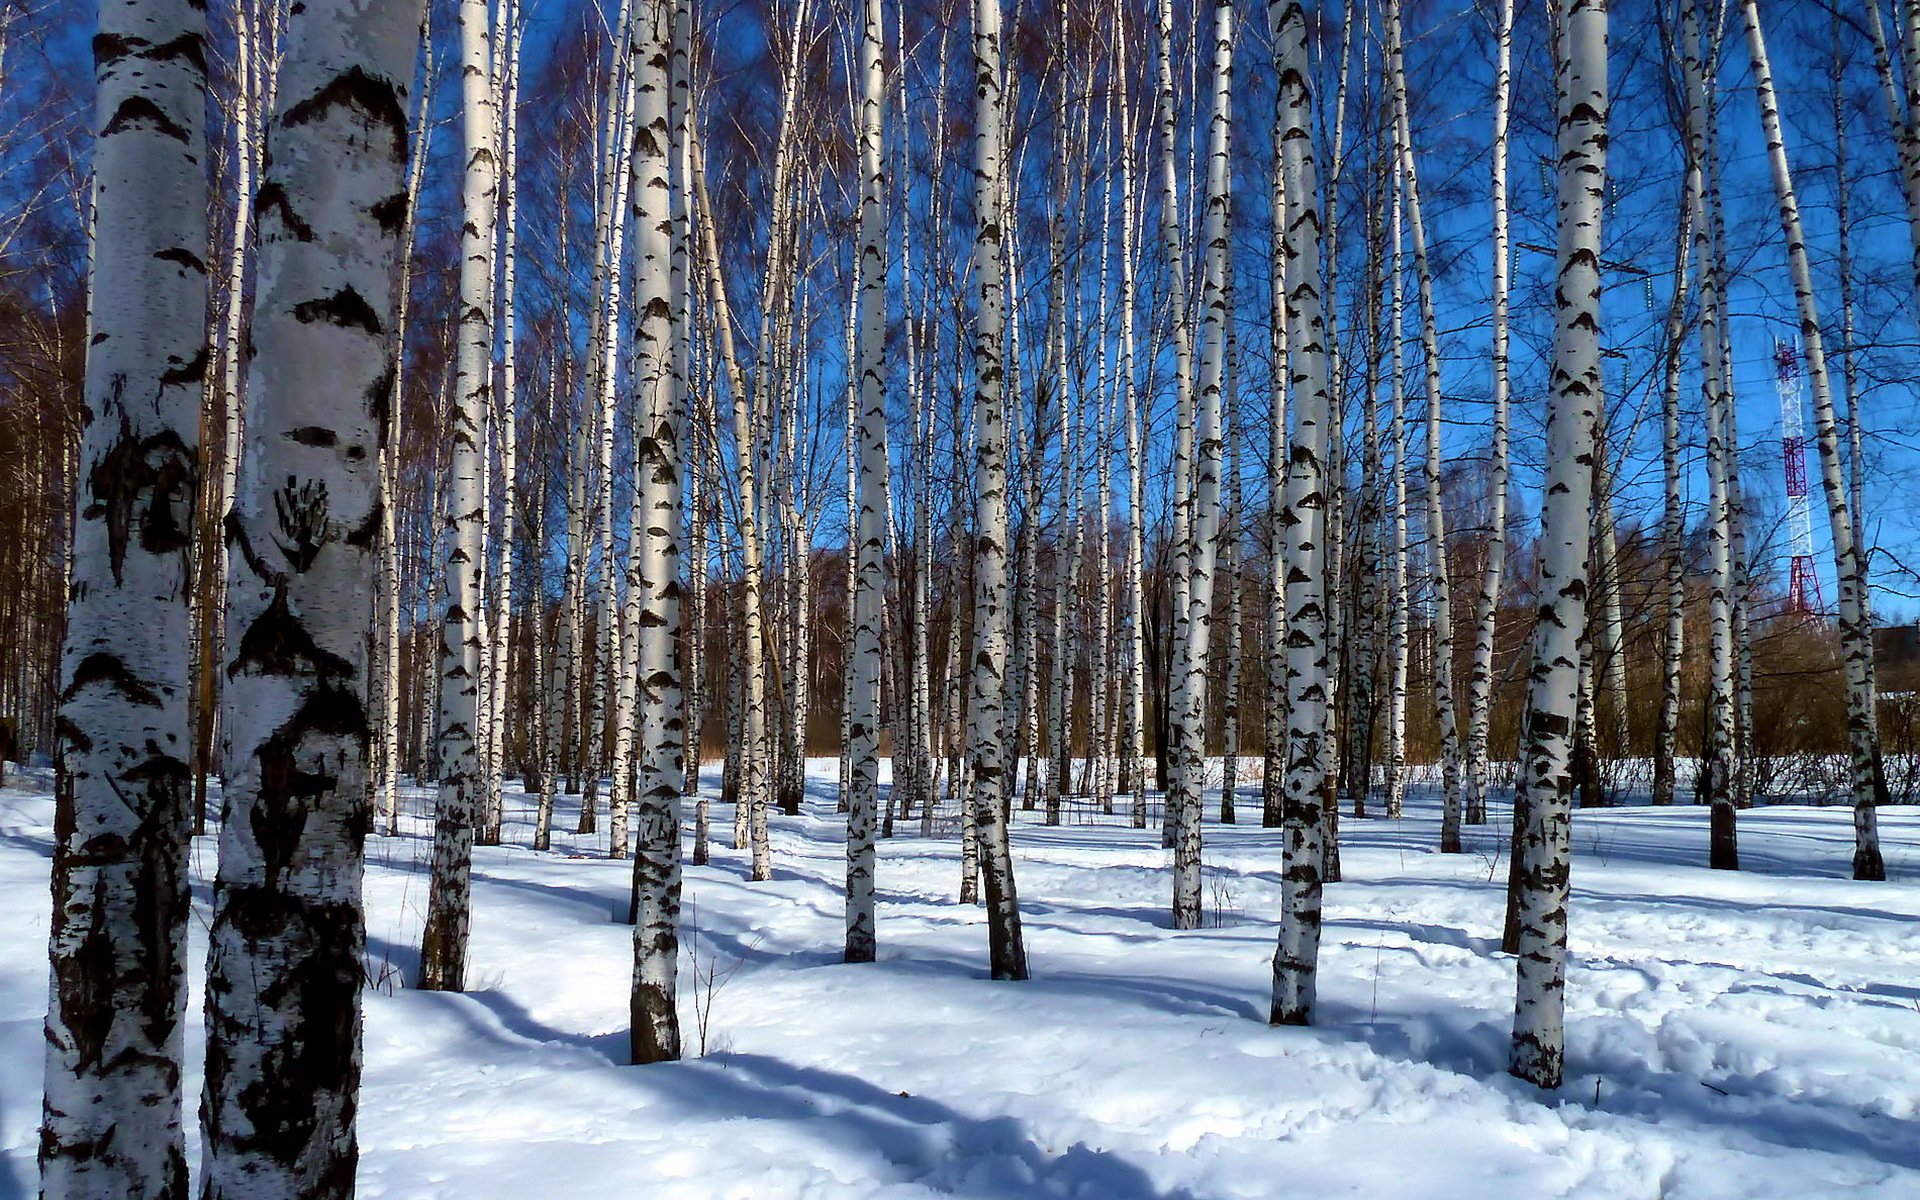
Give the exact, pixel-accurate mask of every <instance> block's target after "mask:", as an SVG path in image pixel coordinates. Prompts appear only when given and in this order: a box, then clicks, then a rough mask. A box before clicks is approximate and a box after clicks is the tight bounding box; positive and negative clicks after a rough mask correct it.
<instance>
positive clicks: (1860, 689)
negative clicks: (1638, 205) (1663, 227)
mask: <svg viewBox="0 0 1920 1200" xmlns="http://www.w3.org/2000/svg"><path fill="white" fill-rule="evenodd" d="M1740 8H1741V12H1742V13H1743V14H1744V15H1745V17H1746V25H1747V52H1748V54H1749V55H1750V56H1751V57H1752V59H1753V75H1754V88H1755V90H1756V91H1757V92H1758V94H1759V101H1760V126H1761V130H1762V132H1763V133H1764V134H1765V136H1766V141H1767V162H1768V166H1769V167H1770V168H1771V172H1772V175H1773V191H1774V198H1775V200H1777V201H1778V203H1779V206H1780V232H1781V234H1782V236H1783V237H1784V238H1785V239H1786V243H1787V266H1788V268H1789V270H1790V271H1791V273H1792V276H1793V293H1794V300H1795V304H1796V307H1797V308H1798V310H1799V313H1800V338H1801V342H1802V343H1803V345H1804V347H1805V354H1806V364H1807V380H1808V383H1809V384H1810V385H1811V387H1812V391H1813V425H1814V443H1815V445H1816V446H1818V448H1819V451H1820V486H1821V491H1822V492H1823V493H1824V495H1825V498H1826V502H1827V524H1828V528H1829V531H1830V535H1831V540H1832V542H1833V568H1834V574H1835V576H1836V577H1837V580H1838V583H1839V592H1840V601H1839V618H1840V657H1841V662H1842V666H1843V670H1844V675H1845V679H1846V688H1847V748H1848V751H1849V755H1850V758H1851V760H1852V762H1851V767H1852V771H1851V774H1852V784H1853V821H1854V852H1853V876H1854V878H1855V879H1869V880H1882V879H1885V878H1886V865H1885V863H1884V862H1883V861H1882V858H1881V854H1880V831H1879V825H1878V821H1877V818H1876V815H1875V812H1874V800H1875V796H1874V790H1875V789H1874V784H1875V778H1876V772H1875V763H1876V761H1877V760H1878V758H1879V753H1880V748H1879V745H1878V739H1877V738H1876V737H1875V724H1876V723H1875V721H1874V713H1873V696H1872V693H1871V687H1870V684H1869V680H1870V679H1871V677H1872V670H1873V630H1872V628H1871V627H1870V626H1869V625H1868V622H1867V619H1866V613H1865V611H1864V606H1863V597H1865V595H1866V593H1867V569H1866V564H1865V562H1864V560H1862V558H1861V557H1860V554H1859V548H1858V547H1857V546H1856V545H1855V544H1854V539H1853V519H1852V517H1851V516H1850V515H1849V514H1848V510H1847V490H1846V483H1845V478H1844V467H1843V465H1842V463H1841V458H1840V436H1839V425H1838V422H1837V420H1836V419H1835V416H1834V408H1833V387H1832V384H1831V382H1830V380H1829V378H1828V374H1827V355H1826V348H1825V344H1824V342H1823V340H1822V338H1821V333H1820V311H1819V306H1818V304H1817V303H1816V301H1815V299H1814V291H1813V268H1812V265H1811V264H1810V263H1809V261H1808V257H1807V244H1806V236H1805V234H1804V232H1803V231H1802V229H1801V225H1800V204H1799V201H1798V199H1797V198H1796V196H1795V193H1794V187H1793V176H1792V173H1791V172H1790V171H1789V169H1788V166H1787V148H1786V143H1785V141H1784V140H1783V139H1782V135H1781V132H1780V111H1779V107H1778V104H1777V102H1776V100H1775V98H1774V88H1773V71H1772V68H1771V67H1770V66H1769V64H1768V62H1767V46H1766V40H1765V38H1764V36H1763V35H1762V33H1761V30H1760V13H1759V10H1758V9H1757V8H1756V7H1755V6H1754V0H1742V2H1741V6H1740ZM1909 86H1914V84H1913V81H1911V80H1909Z"/></svg>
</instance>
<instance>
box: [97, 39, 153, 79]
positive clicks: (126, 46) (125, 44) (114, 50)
mask: <svg viewBox="0 0 1920 1200" xmlns="http://www.w3.org/2000/svg"><path fill="white" fill-rule="evenodd" d="M145 44H146V43H145V42H144V41H136V40H135V39H133V38H125V37H121V36H120V35H119V34H117V33H97V34H95V35H94V37H93V68H94V70H95V71H98V70H99V69H100V68H101V67H102V66H104V65H105V64H107V63H110V62H112V61H113V60H115V59H118V58H125V57H126V56H127V55H129V54H132V53H134V52H135V50H136V47H138V46H142V45H145Z"/></svg>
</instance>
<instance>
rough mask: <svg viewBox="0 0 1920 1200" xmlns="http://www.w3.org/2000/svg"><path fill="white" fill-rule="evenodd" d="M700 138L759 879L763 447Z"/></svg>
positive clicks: (747, 798) (736, 844) (703, 236)
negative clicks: (729, 443)
mask: <svg viewBox="0 0 1920 1200" xmlns="http://www.w3.org/2000/svg"><path fill="white" fill-rule="evenodd" d="M700 149H701V147H700V143H699V141H698V140H697V139H694V140H692V144H691V146H690V153H691V156H692V167H691V170H692V174H693V200H694V203H695V205H696V206H697V219H698V223H699V237H700V249H701V257H702V259H703V260H704V262H703V266H704V269H705V272H706V277H707V289H708V299H709V301H710V303H711V304H712V306H713V335H714V341H715V342H716V343H717V344H718V346H719V350H720V361H721V363H722V364H723V365H724V366H725V369H726V374H727V390H728V392H729V393H731V395H732V399H733V439H734V469H735V472H736V474H737V476H738V480H737V483H738V487H739V493H738V503H739V507H740V519H739V525H740V560H741V566H740V608H741V615H740V677H741V685H742V686H741V691H742V693H743V695H742V698H741V705H740V739H739V740H740V743H741V748H740V793H739V797H738V799H736V800H735V802H734V825H733V848H734V849H735V850H746V849H749V847H751V854H752V873H753V879H754V881H755V882H756V883H764V882H765V881H767V880H769V879H772V878H773V857H772V852H771V849H770V845H769V842H768V840H767V786H768V780H767V772H766V768H767V762H766V741H767V668H766V635H765V627H764V624H763V617H762V612H761V607H760V590H761V571H760V537H759V531H758V526H757V525H756V524H755V516H756V514H757V512H758V510H759V504H758V499H759V495H758V490H757V488H756V486H755V478H754V475H755V471H754V466H755V464H756V463H757V462H758V454H759V451H758V448H757V445H756V440H755V437H754V427H753V395H752V393H751V392H749V391H748V390H747V381H746V376H745V375H744V374H743V373H742V372H741V370H740V360H739V357H738V355H737V354H736V353H735V352H734V345H733V310H732V308H731V307H730V306H729V305H728V303H727V289H726V283H725V280H724V279H723V277H722V276H721V274H720V249H719V245H718V242H717V239H716V236H715V234H714V222H713V212H712V209H711V206H710V204H709V201H708V198H707V185H706V166H705V163H704V161H703V160H702V157H701V153H700Z"/></svg>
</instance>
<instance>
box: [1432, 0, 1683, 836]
mask: <svg viewBox="0 0 1920 1200" xmlns="http://www.w3.org/2000/svg"><path fill="white" fill-rule="evenodd" d="M1494 38H1495V45H1496V50H1495V57H1494V76H1493V348H1492V355H1491V361H1490V365H1491V366H1492V368H1493V384H1492V388H1493V446H1492V449H1491V451H1490V461H1489V468H1488V481H1487V482H1488V492H1489V493H1490V495H1489V509H1488V525H1489V529H1488V530H1487V561H1486V563H1485V565H1484V566H1483V567H1482V569H1481V572H1480V592H1479V595H1478V597H1477V598H1476V601H1475V604H1474V612H1473V618H1474V620H1473V667H1472V670H1471V672H1470V673H1469V675H1468V677H1467V770H1466V780H1465V783H1466V822H1467V824H1469V825H1483V824H1485V823H1486V820H1487V738H1488V733H1489V730H1490V729H1491V727H1492V724H1493V650H1494V635H1495V633H1496V631H1497V629H1498V626H1499V617H1500V583H1501V580H1502V578H1503V576H1504V575H1505V574H1506V569H1507V471H1508V466H1507V459H1508V455H1507V409H1508V398H1509V391H1510V381H1509V376H1508V363H1509V361H1510V352H1509V349H1508V346H1509V333H1508V321H1507V309H1508V297H1509V293H1510V292H1511V290H1512V279H1513V259H1512V254H1513V251H1512V242H1511V235H1510V234H1509V232H1508V229H1509V223H1508V215H1507V137H1508V133H1507V131H1508V126H1509V123H1510V120H1511V117H1512V96H1513V0H1499V17H1498V20H1497V23H1496V25H1495V29H1494ZM1675 345H1676V347H1677V338H1676V341H1675ZM1675 353H1677V349H1676V351H1675ZM1675 361H1676V362H1677V361H1678V360H1677V359H1676V360H1675Z"/></svg>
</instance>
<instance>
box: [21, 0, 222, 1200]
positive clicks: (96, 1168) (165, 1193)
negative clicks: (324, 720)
mask: <svg viewBox="0 0 1920 1200" xmlns="http://www.w3.org/2000/svg"><path fill="white" fill-rule="evenodd" d="M205 41H206V15H205V10H204V9H203V8H202V6H200V5H198V4H194V3H191V2H190V0H134V2H132V3H127V4H119V5H108V6H105V7H102V8H101V9H100V24H99V32H98V34H97V36H96V37H95V38H94V85H95V92H94V116H95V120H96V122H97V124H96V128H97V129H98V130H99V135H98V139H97V141H96V143H95V146H94V151H93V197H92V213H93V229H92V235H91V236H92V243H93V246H92V251H93V254H92V265H91V270H90V273H89V278H88V315H87V326H88V331H87V332H88V347H87V367H86V384H85V398H86V406H85V412H86V414H87V415H86V422H85V426H84V432H83V433H82V435H81V445H80V457H79V462H78V464H76V465H77V466H79V467H80V470H79V472H76V473H75V474H72V475H70V476H68V478H70V479H73V480H75V481H76V483H78V481H79V480H82V479H84V480H85V481H86V486H84V487H80V486H76V487H75V488H74V503H75V508H74V523H73V527H72V528H73V534H72V541H71V543H70V544H71V546H72V566H71V580H70V583H69V587H68V590H67V592H66V595H67V597H68V607H67V631H66V640H65V642H64V644H63V646H62V648H61V656H60V693H59V695H60V701H59V703H60V707H59V713H58V717H57V728H58V731H59V743H58V758H57V760H56V768H57V774H56V780H55V787H56V791H55V800H54V837H53V842H54V846H53V928H52V934H51V937H50V940H49V945H50V953H51V958H52V968H53V969H52V985H51V996H50V998H49V1003H48V1006H47V1022H46V1040H47V1046H46V1090H45V1093H44V1102H43V1108H42V1110H41V1112H42V1119H41V1133H40V1175H41V1187H42V1191H43V1194H44V1195H46V1196H48V1197H58V1198H61V1200H66V1198H68V1197H74V1198H80V1197H99V1198H101V1200H107V1198H109V1197H111V1198H113V1200H122V1198H132V1197H167V1198H172V1197H184V1196H185V1195H186V1193H187V1163H186V1143H185V1139H184V1135H183V1134H182V1131H181V1120H180V1107H181V1104H180V1073H181V1069H182V1063H181V1029H180V1011H181V1009H182V1008H183V1007H184V1006H185V1004H186V997H187V982H186V953H187V918H188V914H189V912H190V905H189V898H188V893H187V846H188V835H189V832H190V829H191V818H190V814H189V812H188V803H189V800H190V798H191V791H190V780H189V774H190V769H189V763H188V761H187V757H186V751H185V747H186V746H188V745H189V741H188V737H189V730H188V716H189V714H188V711H187V690H188V689H187V683H188V673H189V671H190V669H191V664H190V663H189V661H188V656H187V649H188V645H187V643H188V629H189V621H190V613H189V610H188V597H189V594H190V593H191V591H192V572H191V565H192V564H191V555H190V546H191V541H192V537H193V529H194V507H195V498H196V495H197V492H198V489H199V486H200V480H199V478H198V470H199V461H200V446H199V440H200V438H199V418H200V407H201V390H202V387H203V386H204V384H205V382H206V379H205V377H206V372H207V359H208V349H209V347H208V344H207V318H206V314H207V268H206V263H205V262H204V261H203V260H202V258H201V255H202V254H203V253H205V251H206V246H207V185H206V180H205V176H204V168H203V162H204V154H205V149H206V132H205V104H206V85H207V77H206V60H205V57H204V43H205Z"/></svg>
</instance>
